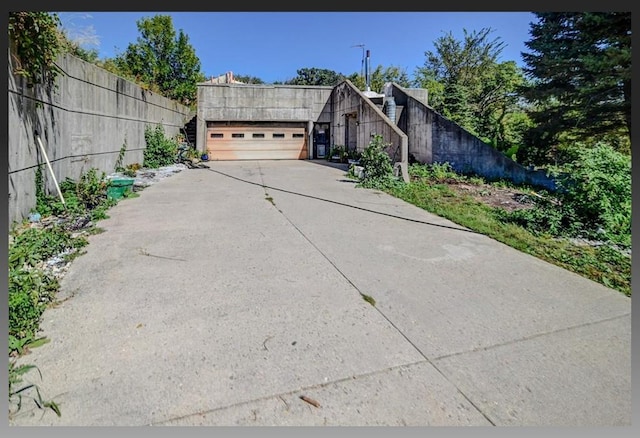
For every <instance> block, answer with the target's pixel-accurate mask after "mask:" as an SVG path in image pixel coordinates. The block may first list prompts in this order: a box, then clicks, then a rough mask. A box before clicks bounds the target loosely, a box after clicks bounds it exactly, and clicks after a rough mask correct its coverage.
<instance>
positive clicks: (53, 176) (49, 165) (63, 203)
mask: <svg viewBox="0 0 640 438" xmlns="http://www.w3.org/2000/svg"><path fill="white" fill-rule="evenodd" d="M36 139H37V140H38V144H39V145H40V150H41V151H42V155H44V159H45V161H46V162H47V167H48V168H49V172H50V173H51V177H52V178H53V182H54V183H55V184H56V190H57V191H58V196H60V200H61V201H62V205H66V204H65V202H64V197H63V196H62V191H60V186H58V180H57V179H56V176H55V175H54V174H53V168H52V167H51V163H50V162H49V157H47V151H45V150H44V146H43V145H42V140H40V136H39V135H38V134H36Z"/></svg>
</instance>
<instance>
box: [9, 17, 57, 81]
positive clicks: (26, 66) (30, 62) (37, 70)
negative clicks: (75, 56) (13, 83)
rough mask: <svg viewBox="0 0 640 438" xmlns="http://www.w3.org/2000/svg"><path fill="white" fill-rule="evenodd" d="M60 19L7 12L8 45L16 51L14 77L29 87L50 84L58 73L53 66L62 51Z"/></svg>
mask: <svg viewBox="0 0 640 438" xmlns="http://www.w3.org/2000/svg"><path fill="white" fill-rule="evenodd" d="M59 25H60V18H59V17H58V15H57V14H55V13H49V12H10V13H9V41H11V45H12V48H13V49H14V51H15V58H14V59H15V61H16V66H15V70H14V73H15V74H18V75H21V76H24V77H25V78H26V79H27V80H28V81H29V82H30V83H32V84H35V83H40V84H52V83H53V82H54V80H55V78H56V76H57V75H58V74H59V73H61V70H60V69H59V68H58V66H57V65H56V64H55V60H56V58H57V56H58V54H59V53H60V52H61V51H62V44H61V39H60V32H59V30H58V26H59Z"/></svg>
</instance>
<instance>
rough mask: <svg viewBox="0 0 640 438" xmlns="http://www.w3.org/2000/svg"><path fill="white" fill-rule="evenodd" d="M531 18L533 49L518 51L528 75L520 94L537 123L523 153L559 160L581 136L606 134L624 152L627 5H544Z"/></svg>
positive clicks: (590, 140)
mask: <svg viewBox="0 0 640 438" xmlns="http://www.w3.org/2000/svg"><path fill="white" fill-rule="evenodd" d="M536 16H537V18H538V21H537V22H536V23H532V24H531V29H530V32H529V33H530V35H531V40H529V41H527V42H525V45H526V46H527V48H528V49H530V52H528V53H523V54H522V56H523V59H524V62H525V64H526V67H525V69H524V70H525V72H526V74H527V75H529V76H530V77H531V78H532V85H530V86H529V87H527V88H526V90H525V92H524V96H525V97H526V98H527V99H528V100H529V101H530V102H531V103H532V110H531V112H530V115H531V118H532V120H533V121H534V124H535V126H534V127H533V128H532V129H531V131H530V132H529V133H528V142H527V149H523V150H522V151H521V155H522V156H523V158H525V159H526V160H529V161H531V162H538V163H540V164H542V163H547V162H553V161H556V162H557V161H558V160H562V157H563V152H562V151H563V150H564V149H566V148H567V147H568V145H569V144H571V143H573V142H576V141H580V142H583V143H584V144H585V145H586V146H587V147H589V146H588V145H594V144H597V143H598V142H599V141H603V140H605V141H607V142H608V143H610V144H613V145H615V146H616V148H617V149H618V150H620V151H622V152H627V153H628V152H629V150H628V148H629V147H630V132H631V13H630V12H543V13H537V14H536Z"/></svg>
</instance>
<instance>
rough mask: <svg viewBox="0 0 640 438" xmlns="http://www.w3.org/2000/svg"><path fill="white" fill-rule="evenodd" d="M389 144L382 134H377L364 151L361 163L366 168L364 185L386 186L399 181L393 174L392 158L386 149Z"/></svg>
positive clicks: (362, 179) (363, 179)
mask: <svg viewBox="0 0 640 438" xmlns="http://www.w3.org/2000/svg"><path fill="white" fill-rule="evenodd" d="M387 146H388V145H387V144H385V143H384V142H383V139H382V136H381V135H375V136H374V137H373V138H372V139H371V141H370V142H369V145H368V146H367V147H366V148H365V150H364V151H363V152H362V156H361V157H360V165H361V166H362V167H363V168H364V176H363V178H361V180H360V183H361V185H362V187H367V188H385V187H390V186H392V185H393V184H395V183H396V182H397V179H396V178H395V176H394V175H393V165H392V164H391V158H390V157H389V154H387V152H386V151H385V148H386V147H387Z"/></svg>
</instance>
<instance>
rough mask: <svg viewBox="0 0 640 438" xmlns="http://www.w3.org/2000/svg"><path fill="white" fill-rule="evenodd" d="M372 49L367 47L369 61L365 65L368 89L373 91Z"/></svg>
mask: <svg viewBox="0 0 640 438" xmlns="http://www.w3.org/2000/svg"><path fill="white" fill-rule="evenodd" d="M370 58H371V51H370V50H368V49H367V63H366V64H365V66H364V78H365V82H366V83H367V91H371V64H370Z"/></svg>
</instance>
